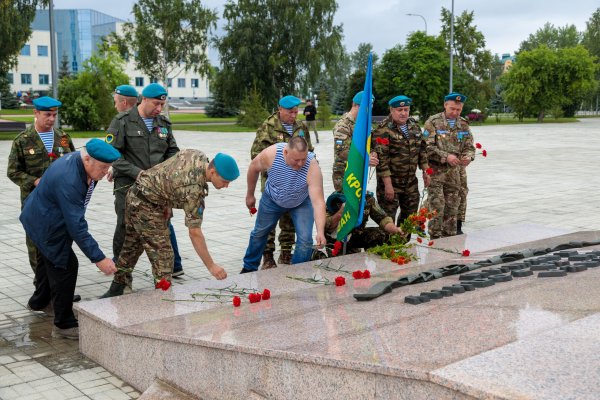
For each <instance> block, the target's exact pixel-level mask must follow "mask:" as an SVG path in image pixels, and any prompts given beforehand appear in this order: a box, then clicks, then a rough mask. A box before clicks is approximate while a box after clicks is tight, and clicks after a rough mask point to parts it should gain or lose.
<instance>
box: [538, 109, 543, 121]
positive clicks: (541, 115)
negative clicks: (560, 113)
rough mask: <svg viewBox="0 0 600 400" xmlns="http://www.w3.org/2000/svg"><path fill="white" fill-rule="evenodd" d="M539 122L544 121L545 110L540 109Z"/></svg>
mask: <svg viewBox="0 0 600 400" xmlns="http://www.w3.org/2000/svg"><path fill="white" fill-rule="evenodd" d="M537 122H538V123H542V122H544V110H542V111H540V113H539V114H538V117H537Z"/></svg>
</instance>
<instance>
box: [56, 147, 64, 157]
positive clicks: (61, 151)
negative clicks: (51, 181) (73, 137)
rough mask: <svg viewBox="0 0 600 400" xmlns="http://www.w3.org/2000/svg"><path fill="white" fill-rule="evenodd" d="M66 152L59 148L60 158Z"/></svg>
mask: <svg viewBox="0 0 600 400" xmlns="http://www.w3.org/2000/svg"><path fill="white" fill-rule="evenodd" d="M64 151H65V150H64V149H63V148H62V147H59V148H58V156H59V157H62V156H63V153H64Z"/></svg>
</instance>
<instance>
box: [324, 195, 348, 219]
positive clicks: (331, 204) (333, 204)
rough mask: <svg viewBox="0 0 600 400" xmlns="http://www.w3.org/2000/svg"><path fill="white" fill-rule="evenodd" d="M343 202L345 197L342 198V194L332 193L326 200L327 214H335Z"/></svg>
mask: <svg viewBox="0 0 600 400" xmlns="http://www.w3.org/2000/svg"><path fill="white" fill-rule="evenodd" d="M345 202H346V196H344V193H340V192H333V193H331V194H330V195H329V197H328V198H327V202H326V203H325V207H326V208H327V212H328V213H329V214H335V213H336V212H338V210H339V209H340V207H341V206H342V204H344V203H345Z"/></svg>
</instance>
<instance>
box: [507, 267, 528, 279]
mask: <svg viewBox="0 0 600 400" xmlns="http://www.w3.org/2000/svg"><path fill="white" fill-rule="evenodd" d="M510 274H511V275H512V276H513V277H515V278H523V277H526V276H531V275H533V272H532V271H531V270H529V269H522V270H518V271H512V272H511V273H510Z"/></svg>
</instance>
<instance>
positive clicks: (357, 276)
mask: <svg viewBox="0 0 600 400" xmlns="http://www.w3.org/2000/svg"><path fill="white" fill-rule="evenodd" d="M352 277H353V278H354V279H362V278H363V273H362V271H361V270H360V269H358V270H356V271H354V272H353V273H352ZM336 280H337V279H336Z"/></svg>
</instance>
